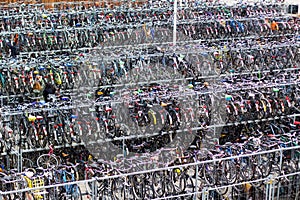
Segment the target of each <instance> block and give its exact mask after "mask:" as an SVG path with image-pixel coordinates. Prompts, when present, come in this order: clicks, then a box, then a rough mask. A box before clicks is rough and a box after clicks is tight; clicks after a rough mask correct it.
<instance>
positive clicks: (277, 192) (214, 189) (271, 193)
mask: <svg viewBox="0 0 300 200" xmlns="http://www.w3.org/2000/svg"><path fill="white" fill-rule="evenodd" d="M299 150H300V146H295V147H288V148H279V149H273V150H269V151H262V152H255V153H251V154H244V155H237V156H231V157H226V158H218V159H212V160H205V161H199V162H195V163H189V164H184V165H176V166H169V167H164V168H159V169H150V170H145V171H138V172H132V173H126V174H118V175H112V176H103V177H95V178H92V179H89V180H81V181H74V182H68V183H61V184H55V185H47V186H43V187H34V188H25V189H20V190H13V191H0V200H2V199H3V197H4V196H7V195H10V194H17V193H20V194H21V193H25V192H30V191H32V192H33V191H37V190H39V191H46V190H47V189H51V188H58V187H64V186H67V185H79V186H86V185H89V186H90V189H91V192H89V193H87V192H85V191H82V195H89V197H90V198H91V199H98V198H99V194H97V193H98V192H99V191H98V189H97V185H98V184H99V183H101V182H103V181H114V180H117V179H119V178H126V177H132V176H136V175H142V174H149V173H154V172H159V171H164V170H169V171H170V170H173V169H186V168H189V167H194V168H195V169H196V176H195V177H197V178H193V182H194V183H193V186H194V188H192V190H191V191H187V192H185V193H180V194H172V195H166V196H164V197H160V198H155V199H171V198H176V197H177V198H178V197H193V199H202V200H207V199H211V198H212V197H211V195H216V194H218V191H219V190H221V189H223V190H224V189H227V190H228V192H227V193H226V194H223V195H221V196H222V197H223V198H227V199H235V198H236V197H237V196H239V195H246V196H247V195H248V198H249V195H258V194H259V195H260V196H259V197H256V198H259V199H266V200H275V199H277V200H278V199H279V198H280V199H282V198H283V199H284V198H287V199H288V197H289V198H290V199H291V197H295V198H298V197H299V190H297V188H298V189H299V188H300V183H299V182H298V181H297V178H299V177H300V170H299V168H298V169H297V170H296V171H294V172H291V173H284V172H282V166H283V165H284V164H286V163H285V159H284V158H285V154H286V153H287V152H289V151H299ZM272 153H277V155H278V156H279V163H277V164H278V166H279V170H278V171H271V173H270V175H268V176H265V177H261V178H258V179H253V180H248V181H235V182H234V183H230V184H225V185H208V184H207V183H205V181H203V180H201V176H200V173H201V172H199V171H198V169H200V167H201V166H204V165H207V164H214V165H219V164H220V163H221V162H225V161H230V160H234V159H237V160H238V159H240V158H244V157H247V158H251V157H254V156H260V157H263V156H268V155H270V154H272ZM296 162H298V163H299V162H300V160H297V161H296ZM299 164H300V163H299ZM145 177H146V176H145ZM88 183H89V184H88ZM255 183H256V185H257V183H261V184H260V186H255V187H254V186H251V185H254V184H255ZM246 185H248V186H249V187H250V186H251V187H252V188H255V189H254V190H255V191H254V192H253V191H252V192H250V191H249V190H248V191H245V192H241V193H240V194H234V193H233V191H234V188H236V187H241V186H242V187H244V186H246ZM82 188H84V187H82ZM285 188H289V189H290V191H288V190H287V191H288V192H287V193H283V192H282V191H284V190H285ZM106 189H107V190H110V189H111V188H109V187H108V188H106ZM258 191H259V192H260V193H259V192H258ZM253 193H256V194H253ZM297 196H298V197H297Z"/></svg>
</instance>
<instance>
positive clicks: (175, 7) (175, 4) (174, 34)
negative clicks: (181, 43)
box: [173, 0, 177, 46]
mask: <svg viewBox="0 0 300 200" xmlns="http://www.w3.org/2000/svg"><path fill="white" fill-rule="evenodd" d="M173 20H174V27H173V46H175V45H176V28H177V27H176V26H177V0H175V1H174V18H173Z"/></svg>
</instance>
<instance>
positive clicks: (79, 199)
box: [71, 185, 82, 200]
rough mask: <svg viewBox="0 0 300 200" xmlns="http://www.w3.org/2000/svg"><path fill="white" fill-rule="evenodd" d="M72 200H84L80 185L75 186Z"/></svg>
mask: <svg viewBox="0 0 300 200" xmlns="http://www.w3.org/2000/svg"><path fill="white" fill-rule="evenodd" d="M71 199H72V200H82V194H81V189H80V187H79V186H78V185H74V186H73V190H72V194H71Z"/></svg>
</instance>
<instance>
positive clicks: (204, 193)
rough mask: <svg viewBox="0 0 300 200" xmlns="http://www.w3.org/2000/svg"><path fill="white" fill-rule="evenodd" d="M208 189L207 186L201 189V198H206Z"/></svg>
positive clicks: (203, 199)
mask: <svg viewBox="0 0 300 200" xmlns="http://www.w3.org/2000/svg"><path fill="white" fill-rule="evenodd" d="M208 193H209V190H208V188H207V187H204V188H203V190H202V200H208Z"/></svg>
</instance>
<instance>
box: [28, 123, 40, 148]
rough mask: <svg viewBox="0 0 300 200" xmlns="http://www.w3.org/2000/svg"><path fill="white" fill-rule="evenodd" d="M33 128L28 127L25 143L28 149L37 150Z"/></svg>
mask: <svg viewBox="0 0 300 200" xmlns="http://www.w3.org/2000/svg"><path fill="white" fill-rule="evenodd" d="M35 131H36V130H35V128H34V127H32V126H31V127H29V129H28V132H27V143H28V146H29V148H37V147H38V145H37V141H36V138H35Z"/></svg>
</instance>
